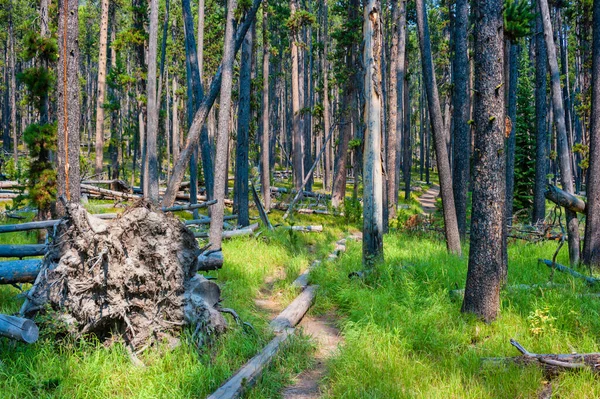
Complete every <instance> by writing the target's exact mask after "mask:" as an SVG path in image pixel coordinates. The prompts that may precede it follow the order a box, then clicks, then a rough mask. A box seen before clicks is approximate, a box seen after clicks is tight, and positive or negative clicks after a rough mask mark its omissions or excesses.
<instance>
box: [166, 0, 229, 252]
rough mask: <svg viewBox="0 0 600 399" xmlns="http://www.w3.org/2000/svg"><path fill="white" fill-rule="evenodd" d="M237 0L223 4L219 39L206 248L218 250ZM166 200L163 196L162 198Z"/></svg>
mask: <svg viewBox="0 0 600 399" xmlns="http://www.w3.org/2000/svg"><path fill="white" fill-rule="evenodd" d="M236 9H237V0H228V1H227V19H226V20H225V37H224V38H223V43H224V44H223V62H222V64H221V66H222V74H221V101H220V103H219V127H218V130H217V147H216V153H215V186H214V192H213V196H214V198H215V199H216V200H217V203H216V204H215V205H214V206H213V207H212V213H211V221H210V244H211V247H212V249H219V248H221V241H222V233H223V211H224V209H225V208H224V207H225V204H224V200H225V185H226V184H227V144H228V141H229V123H230V118H229V113H230V111H231V87H232V81H233V61H234V59H235V53H236V51H235V47H236V46H235V40H234V33H235V32H234V27H233V24H234V22H235V17H234V15H235V12H236ZM165 197H166V195H165Z"/></svg>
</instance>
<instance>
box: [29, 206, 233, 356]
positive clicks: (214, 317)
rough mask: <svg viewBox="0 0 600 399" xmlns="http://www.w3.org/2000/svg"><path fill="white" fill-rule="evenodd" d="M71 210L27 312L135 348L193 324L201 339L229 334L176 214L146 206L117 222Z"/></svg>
mask: <svg viewBox="0 0 600 399" xmlns="http://www.w3.org/2000/svg"><path fill="white" fill-rule="evenodd" d="M66 211H67V216H66V221H65V224H61V225H60V228H59V229H58V230H59V231H58V232H57V235H56V237H55V238H56V242H55V244H54V245H52V246H51V247H50V252H49V253H48V254H47V255H46V257H45V258H44V262H43V264H42V270H41V272H40V273H39V275H38V278H37V279H36V283H35V284H34V286H33V287H32V289H31V290H30V294H29V295H28V301H27V303H26V304H25V306H24V307H23V309H22V311H21V313H22V314H24V315H30V314H33V313H35V312H37V311H44V309H47V308H50V309H51V310H52V312H53V313H54V316H53V317H54V318H56V319H59V320H62V321H63V322H64V323H65V324H66V325H67V327H68V330H69V331H70V332H71V333H72V334H74V335H75V336H76V337H80V336H84V335H86V334H95V335H96V336H97V337H98V338H99V339H100V340H101V341H110V340H111V339H112V337H117V336H118V337H122V339H123V340H124V342H125V343H126V344H127V345H128V346H129V347H131V348H132V349H134V350H141V349H143V348H145V347H147V346H148V345H149V344H150V343H152V342H155V341H160V340H162V339H171V338H176V337H177V336H179V334H180V332H181V330H182V329H183V328H184V327H185V326H188V325H189V326H191V327H192V329H193V331H194V334H193V336H194V337H195V338H196V339H197V340H199V341H201V342H204V338H205V337H206V336H208V335H211V334H214V333H220V332H222V331H224V330H225V328H226V322H225V319H224V318H223V316H222V315H221V313H220V312H219V300H220V298H219V294H220V290H219V287H218V286H217V285H216V284H215V283H214V282H212V281H208V280H206V279H205V278H204V277H202V276H200V275H197V274H196V272H197V271H198V269H199V268H200V265H199V262H198V256H199V255H200V249H199V248H198V244H197V241H196V240H195V238H194V235H193V233H192V232H191V231H190V230H189V229H187V228H186V227H185V225H184V224H183V223H181V222H180V221H179V220H178V219H176V218H175V217H174V216H173V215H170V214H166V213H163V212H161V211H160V210H158V209H155V208H153V207H152V206H151V205H148V204H146V203H144V202H140V203H138V204H137V205H136V206H135V207H132V208H129V209H127V210H126V211H125V212H124V213H123V214H122V215H120V216H119V217H118V218H117V219H114V220H112V221H104V220H101V219H98V218H96V217H94V216H92V215H90V214H89V213H88V212H87V211H86V210H85V209H84V208H83V207H82V206H81V205H79V204H67V205H66Z"/></svg>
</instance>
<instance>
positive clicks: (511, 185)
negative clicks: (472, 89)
mask: <svg viewBox="0 0 600 399" xmlns="http://www.w3.org/2000/svg"><path fill="white" fill-rule="evenodd" d="M507 45H508V47H509V49H508V54H509V56H508V58H509V60H508V69H507V70H508V82H507V84H508V90H507V92H508V93H507V94H508V95H507V98H508V120H510V122H511V123H510V125H511V128H510V134H509V136H508V140H506V223H507V224H508V225H512V217H513V199H514V192H515V150H516V144H517V137H516V128H517V82H518V73H519V70H518V64H519V60H518V57H519V53H520V49H519V45H518V44H514V43H512V42H511V41H510V40H509V41H508V44H507ZM505 62H506V60H505Z"/></svg>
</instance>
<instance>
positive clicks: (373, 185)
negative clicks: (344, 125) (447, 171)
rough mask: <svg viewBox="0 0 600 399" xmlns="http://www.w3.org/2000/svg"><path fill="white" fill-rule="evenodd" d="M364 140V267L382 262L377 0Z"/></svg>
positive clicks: (369, 19)
mask: <svg viewBox="0 0 600 399" xmlns="http://www.w3.org/2000/svg"><path fill="white" fill-rule="evenodd" d="M363 35H364V50H363V51H364V53H363V57H364V58H363V65H364V68H365V77H364V81H365V100H366V104H365V123H366V130H365V140H364V159H363V184H364V188H363V264H364V265H365V266H371V265H373V264H374V263H375V262H378V261H380V260H383V191H382V189H383V169H382V168H383V165H382V162H381V125H382V122H383V121H382V113H381V109H382V86H381V73H382V71H381V51H382V32H381V13H380V4H379V1H377V0H369V2H368V3H367V4H366V6H365V11H364V25H363Z"/></svg>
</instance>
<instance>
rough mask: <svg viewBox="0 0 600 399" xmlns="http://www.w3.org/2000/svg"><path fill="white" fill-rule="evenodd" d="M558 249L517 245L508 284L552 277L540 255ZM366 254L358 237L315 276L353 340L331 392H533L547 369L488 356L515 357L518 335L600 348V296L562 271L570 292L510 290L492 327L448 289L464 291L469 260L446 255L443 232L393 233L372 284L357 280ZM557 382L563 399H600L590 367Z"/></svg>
mask: <svg viewBox="0 0 600 399" xmlns="http://www.w3.org/2000/svg"><path fill="white" fill-rule="evenodd" d="M555 248H556V243H552V242H549V243H544V244H524V243H513V244H512V245H511V246H510V249H509V257H510V264H509V272H508V285H513V284H536V283H545V282H547V281H548V279H549V275H550V271H549V269H548V268H547V267H546V266H544V265H539V264H538V263H537V258H539V257H546V258H547V257H549V256H551V254H552V253H553V252H554V250H555ZM360 251H361V249H360V244H359V243H352V244H350V245H349V250H348V252H347V253H346V254H345V255H344V256H342V257H341V259H340V260H339V261H338V262H337V265H336V267H327V268H319V269H317V270H315V271H314V272H313V273H312V275H311V279H312V280H313V281H315V282H318V284H320V285H321V287H322V288H321V291H320V292H319V297H318V300H317V307H316V308H315V309H314V311H317V312H325V311H330V310H332V309H333V310H336V312H337V314H338V315H339V317H340V323H339V324H340V327H341V330H342V332H343V335H344V338H345V345H344V346H343V348H342V350H341V352H340V354H339V356H336V357H335V358H333V359H332V360H331V361H330V363H329V365H328V367H329V376H328V379H327V381H328V382H327V396H328V397H331V398H338V397H344V398H478V399H480V398H535V397H537V396H536V393H537V391H538V390H540V388H541V387H542V383H543V381H545V377H544V375H543V373H542V372H541V370H540V369H539V368H537V367H535V366H533V367H528V368H522V367H519V366H514V365H512V366H511V365H508V366H507V365H488V364H482V361H481V359H482V358H485V357H499V356H517V355H518V352H517V351H516V349H514V348H513V347H512V346H511V345H510V343H509V340H510V338H515V339H516V340H517V341H519V342H520V343H521V344H523V345H524V346H525V347H526V348H527V349H529V350H530V351H532V352H537V353H571V352H572V351H578V352H581V353H583V352H596V351H599V350H600V348H599V345H598V338H599V336H598V331H599V330H600V319H599V317H598V316H599V314H600V301H598V299H597V298H595V297H581V296H579V294H581V293H588V292H590V291H589V289H588V288H587V287H586V286H585V285H583V283H581V282H579V281H574V280H572V279H571V278H570V277H568V276H566V275H564V274H562V273H556V274H555V276H554V282H556V283H559V284H565V285H566V286H565V287H564V288H554V289H544V290H541V289H538V290H532V291H503V292H502V294H501V301H502V303H501V312H500V316H499V318H498V319H497V320H496V321H495V322H493V323H491V324H484V323H482V322H480V321H477V320H475V319H474V318H473V317H471V316H469V315H464V314H462V313H460V306H461V301H460V300H459V301H456V302H453V301H452V300H451V299H450V296H449V291H450V290H452V289H455V288H463V287H464V283H465V280H466V271H467V259H466V257H465V258H458V257H455V256H453V255H449V254H447V252H446V249H445V245H444V244H443V242H442V241H440V240H439V238H438V237H436V236H427V235H412V234H406V233H397V232H396V233H392V234H389V235H387V236H386V237H385V263H384V264H382V265H380V266H379V267H377V269H376V271H375V272H374V273H372V274H371V275H369V276H368V277H367V278H366V280H357V279H349V278H348V274H349V273H351V272H352V271H356V270H360V269H361V268H362V265H361V264H360V259H361V253H360ZM465 253H468V251H465ZM565 256H566V250H564V251H563V252H562V253H561V255H560V256H559V261H561V262H563V263H564V262H566V259H565ZM536 315H537V317H536ZM546 316H550V317H551V318H555V319H554V320H552V319H548V318H546ZM544 320H545V321H544ZM553 386H554V392H555V396H553V397H557V398H594V397H600V384H598V383H597V381H596V379H595V377H594V376H593V375H591V373H589V372H579V373H564V374H562V375H560V376H559V377H558V378H557V379H556V380H554V381H553Z"/></svg>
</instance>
